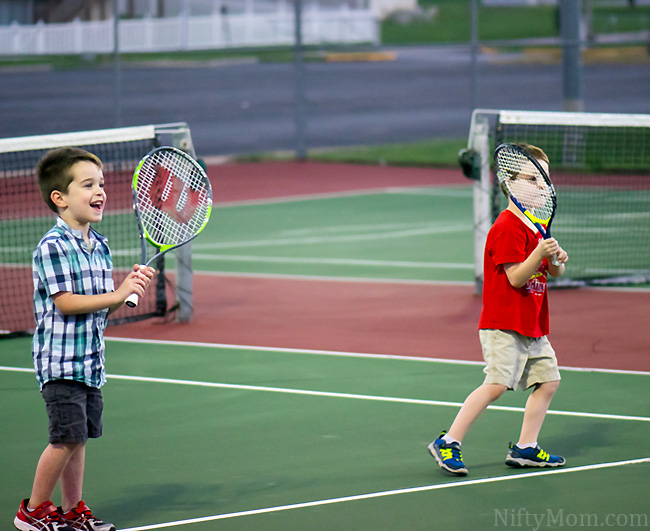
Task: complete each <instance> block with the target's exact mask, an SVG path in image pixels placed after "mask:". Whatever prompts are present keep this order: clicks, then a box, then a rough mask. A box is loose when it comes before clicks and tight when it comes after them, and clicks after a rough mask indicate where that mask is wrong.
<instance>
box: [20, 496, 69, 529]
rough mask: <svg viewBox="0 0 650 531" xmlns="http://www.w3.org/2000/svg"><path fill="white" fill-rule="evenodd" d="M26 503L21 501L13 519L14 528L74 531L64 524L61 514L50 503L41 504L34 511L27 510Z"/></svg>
mask: <svg viewBox="0 0 650 531" xmlns="http://www.w3.org/2000/svg"><path fill="white" fill-rule="evenodd" d="M27 502H29V500H28V499H27V500H23V501H22V502H21V503H20V507H19V508H18V514H17V515H16V518H14V526H16V529H20V530H21V531H74V528H72V527H70V526H69V525H68V524H66V522H65V520H64V519H63V518H62V517H61V513H60V512H59V511H58V510H57V508H56V507H54V504H53V503H52V502H51V501H46V502H43V503H41V504H40V505H39V506H38V507H36V509H34V510H33V511H30V510H28V509H27Z"/></svg>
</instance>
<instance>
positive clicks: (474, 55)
mask: <svg viewBox="0 0 650 531" xmlns="http://www.w3.org/2000/svg"><path fill="white" fill-rule="evenodd" d="M470 16H471V20H470V23H471V64H472V66H471V68H472V76H471V99H470V101H471V106H472V109H471V112H474V109H476V108H477V107H478V0H472V5H471V15H470Z"/></svg>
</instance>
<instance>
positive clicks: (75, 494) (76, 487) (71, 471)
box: [61, 444, 86, 512]
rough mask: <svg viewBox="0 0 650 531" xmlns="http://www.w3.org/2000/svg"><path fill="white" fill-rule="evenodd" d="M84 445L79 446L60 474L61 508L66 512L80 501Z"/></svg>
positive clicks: (84, 456)
mask: <svg viewBox="0 0 650 531" xmlns="http://www.w3.org/2000/svg"><path fill="white" fill-rule="evenodd" d="M85 462H86V445H85V444H80V445H79V447H78V448H77V450H76V451H75V452H74V454H72V456H71V457H70V460H69V461H68V464H67V466H66V467H65V468H64V469H63V473H62V474H61V498H62V500H61V501H62V503H61V507H62V508H63V512H68V511H69V510H70V509H72V508H73V507H76V506H77V504H78V503H79V502H80V501H81V500H82V498H83V496H82V492H83V482H84V466H85Z"/></svg>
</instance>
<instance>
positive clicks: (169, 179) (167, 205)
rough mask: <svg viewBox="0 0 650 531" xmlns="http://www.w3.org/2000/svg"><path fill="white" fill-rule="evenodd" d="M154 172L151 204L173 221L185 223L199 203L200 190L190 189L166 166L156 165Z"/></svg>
mask: <svg viewBox="0 0 650 531" xmlns="http://www.w3.org/2000/svg"><path fill="white" fill-rule="evenodd" d="M154 172H155V178H154V181H153V184H152V185H151V190H150V194H151V204H152V205H153V206H154V207H155V208H157V209H158V210H161V211H162V212H165V213H166V214H168V215H169V217H171V218H172V219H173V220H174V221H176V222H178V223H187V222H188V221H189V220H190V219H192V216H194V212H195V211H196V208H197V207H198V205H199V202H200V199H201V194H200V192H199V191H198V190H192V188H191V187H190V186H189V185H187V184H185V183H184V182H183V181H182V180H181V179H180V178H178V177H177V176H176V175H174V174H173V173H172V172H171V171H170V170H168V169H167V168H164V167H162V166H160V165H156V167H155V168H154Z"/></svg>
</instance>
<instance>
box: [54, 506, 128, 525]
mask: <svg viewBox="0 0 650 531" xmlns="http://www.w3.org/2000/svg"><path fill="white" fill-rule="evenodd" d="M59 510H60V511H61V513H62V514H63V519H64V520H65V523H66V524H67V525H68V526H69V527H70V528H71V529H74V530H75V531H115V526H114V525H113V524H109V523H108V522H102V521H101V520H100V519H99V518H96V517H95V516H93V513H91V512H90V509H89V508H88V506H87V505H86V504H85V503H84V501H83V500H82V501H80V502H79V503H78V504H77V506H76V507H73V508H72V509H70V510H69V511H68V512H67V513H64V512H63V511H62V510H61V509H59Z"/></svg>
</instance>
